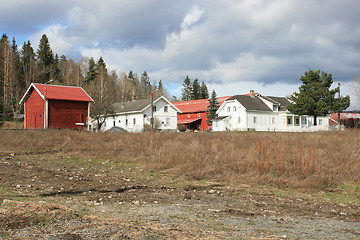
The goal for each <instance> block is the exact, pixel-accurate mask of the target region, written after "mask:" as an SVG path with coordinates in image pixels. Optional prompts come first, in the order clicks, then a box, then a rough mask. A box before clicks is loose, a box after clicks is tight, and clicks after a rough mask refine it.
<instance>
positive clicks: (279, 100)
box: [267, 96, 291, 111]
mask: <svg viewBox="0 0 360 240" xmlns="http://www.w3.org/2000/svg"><path fill="white" fill-rule="evenodd" d="M267 98H268V99H271V100H273V101H275V102H276V103H279V104H280V106H281V108H280V110H281V111H285V110H287V107H288V106H289V105H291V103H290V101H289V100H288V99H287V98H285V97H270V96H267Z"/></svg>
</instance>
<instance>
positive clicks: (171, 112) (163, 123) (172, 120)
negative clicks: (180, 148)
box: [144, 99, 177, 131]
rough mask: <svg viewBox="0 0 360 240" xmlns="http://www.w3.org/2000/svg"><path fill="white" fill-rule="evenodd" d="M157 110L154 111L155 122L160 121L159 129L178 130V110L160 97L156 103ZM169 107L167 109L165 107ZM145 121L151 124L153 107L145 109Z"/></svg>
mask: <svg viewBox="0 0 360 240" xmlns="http://www.w3.org/2000/svg"><path fill="white" fill-rule="evenodd" d="M154 106H156V111H154V113H153V114H154V118H155V119H156V120H155V122H158V130H160V131H176V129H177V111H176V110H175V109H174V108H172V107H171V105H170V104H168V102H166V101H164V100H163V99H159V100H158V101H156V102H155V103H154ZM166 108H167V111H165V109H166ZM144 123H145V124H147V125H149V126H150V125H151V108H150V107H149V108H147V109H145V110H144Z"/></svg>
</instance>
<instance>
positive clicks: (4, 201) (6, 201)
mask: <svg viewBox="0 0 360 240" xmlns="http://www.w3.org/2000/svg"><path fill="white" fill-rule="evenodd" d="M9 202H11V200H9V199H4V200H3V203H9Z"/></svg>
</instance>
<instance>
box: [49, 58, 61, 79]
mask: <svg viewBox="0 0 360 240" xmlns="http://www.w3.org/2000/svg"><path fill="white" fill-rule="evenodd" d="M51 78H52V79H53V80H54V81H56V82H58V83H62V82H63V79H62V77H61V71H60V60H59V56H58V55H57V54H55V57H54V61H53V64H52V68H51Z"/></svg>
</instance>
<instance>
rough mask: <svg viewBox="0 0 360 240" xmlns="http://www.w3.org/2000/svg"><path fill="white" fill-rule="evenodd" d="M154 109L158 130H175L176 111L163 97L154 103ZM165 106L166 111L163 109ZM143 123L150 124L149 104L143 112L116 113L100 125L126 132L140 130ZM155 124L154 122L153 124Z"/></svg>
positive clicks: (104, 129) (103, 128)
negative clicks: (115, 127) (121, 129)
mask: <svg viewBox="0 0 360 240" xmlns="http://www.w3.org/2000/svg"><path fill="white" fill-rule="evenodd" d="M154 106H156V111H154V112H153V116H154V119H155V122H157V123H158V130H160V131H176V129H177V112H176V110H175V109H174V108H172V107H171V106H170V104H168V103H167V102H166V101H164V100H163V99H160V100H158V101H157V102H155V103H154ZM165 107H167V112H166V111H165ZM144 125H148V126H149V127H150V126H151V107H150V106H149V107H148V108H146V109H145V110H144V111H143V112H141V113H140V112H135V113H128V114H117V115H115V116H114V117H109V118H107V119H106V121H105V124H104V125H103V127H102V130H103V131H106V130H109V129H110V128H112V127H114V126H117V127H121V128H124V129H126V130H127V131H128V132H142V131H144ZM155 125H156V124H155Z"/></svg>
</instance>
